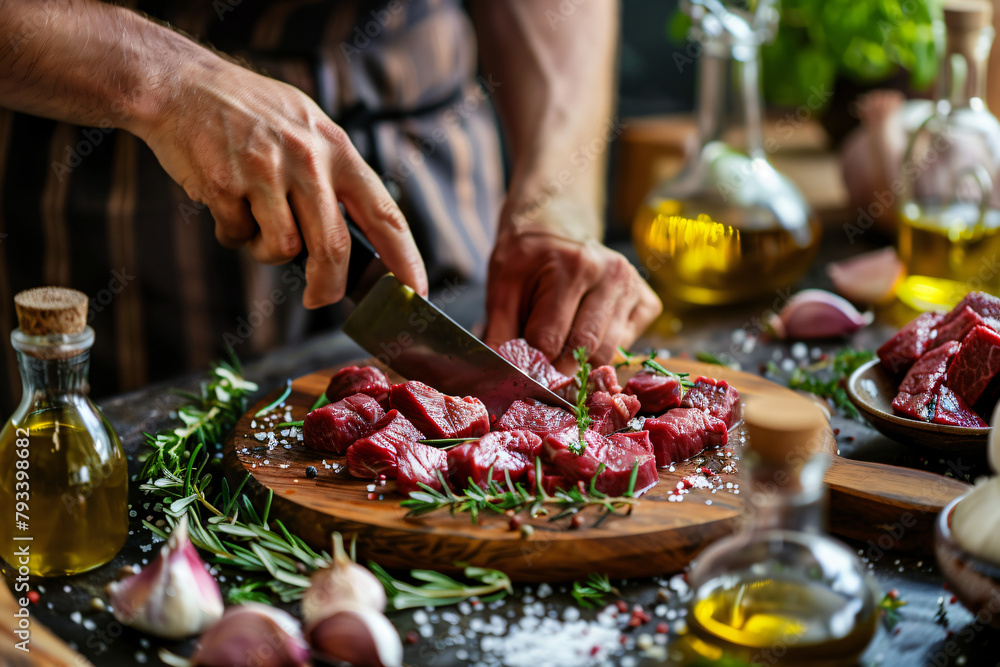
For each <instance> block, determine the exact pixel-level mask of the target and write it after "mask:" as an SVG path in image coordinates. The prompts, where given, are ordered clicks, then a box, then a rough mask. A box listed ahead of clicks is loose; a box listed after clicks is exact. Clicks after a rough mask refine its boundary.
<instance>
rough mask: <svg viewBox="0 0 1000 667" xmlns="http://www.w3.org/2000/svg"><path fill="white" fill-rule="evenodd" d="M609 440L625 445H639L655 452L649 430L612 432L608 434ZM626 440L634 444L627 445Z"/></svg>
mask: <svg viewBox="0 0 1000 667" xmlns="http://www.w3.org/2000/svg"><path fill="white" fill-rule="evenodd" d="M607 438H608V440H610V441H611V442H614V443H618V444H620V445H622V446H623V447H625V446H629V447H631V446H633V445H634V446H637V447H640V448H642V449H644V450H646V451H647V452H649V453H650V454H652V453H653V443H652V442H650V441H649V431H629V432H626V433H612V434H611V435H609V436H607ZM626 442H631V443H632V445H626V444H625V443H626Z"/></svg>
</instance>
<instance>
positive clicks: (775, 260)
mask: <svg viewBox="0 0 1000 667" xmlns="http://www.w3.org/2000/svg"><path fill="white" fill-rule="evenodd" d="M733 4H734V6H733V7H728V6H727V4H725V3H721V2H707V1H706V0H690V2H687V3H684V5H685V7H686V8H687V11H688V13H689V14H690V16H691V33H690V37H691V38H692V39H694V40H696V41H698V42H699V43H700V44H701V46H702V47H703V48H702V50H701V55H700V56H699V59H698V112H697V120H698V139H699V147H698V149H697V150H696V151H695V152H694V153H693V155H692V156H691V158H690V159H689V160H688V161H687V163H686V164H685V165H684V168H683V169H682V170H681V173H680V174H679V175H678V176H676V177H674V178H672V179H669V180H667V181H664V182H662V183H659V184H658V185H656V186H655V187H654V188H653V189H652V191H651V192H650V193H649V194H648V195H647V197H646V200H645V203H644V204H643V206H642V207H641V208H640V210H639V212H638V214H637V215H636V218H635V220H634V223H633V227H632V239H633V243H634V244H635V247H636V252H637V253H638V255H639V260H640V262H641V263H642V266H643V267H644V268H645V270H646V272H647V274H648V275H649V277H650V280H651V282H652V283H653V286H654V287H655V288H656V289H657V292H658V293H659V294H660V297H661V298H662V299H663V301H664V302H665V303H666V304H667V305H676V306H683V305H686V304H691V305H720V304H730V303H737V302H742V301H748V300H752V299H754V298H759V297H763V296H769V295H771V296H773V295H774V294H775V293H776V292H778V291H779V290H791V289H792V288H793V287H794V285H795V283H796V282H797V281H798V280H799V278H801V277H802V275H803V274H804V273H805V272H806V270H807V269H808V268H809V267H810V265H811V264H812V262H813V260H814V259H815V257H816V253H817V251H818V250H819V242H820V231H821V226H820V224H819V221H818V219H817V218H816V216H815V215H813V213H812V211H811V210H810V208H809V206H808V204H807V203H806V201H805V199H804V198H803V196H802V194H801V193H800V192H799V190H798V189H797V188H796V187H795V185H794V184H793V183H792V182H791V181H789V180H788V179H787V178H785V177H784V176H783V175H781V174H780V173H778V171H776V170H775V169H774V167H772V166H771V164H770V163H769V162H768V160H767V150H765V146H764V140H763V133H762V130H761V103H760V72H759V50H760V46H761V45H762V44H763V43H764V42H765V41H767V40H768V39H770V37H771V36H772V35H773V34H774V29H775V27H776V20H777V10H776V8H775V6H774V2H758V3H756V4H755V5H753V6H754V11H753V12H750V11H748V10H746V9H743V8H740V7H737V6H735V3H733ZM730 110H734V113H729V112H730ZM734 134H739V135H742V136H743V137H744V141H745V146H744V147H742V149H740V150H737V149H736V148H734V147H732V146H730V145H729V144H727V143H726V142H725V141H724V140H723V137H724V136H732V135H734Z"/></svg>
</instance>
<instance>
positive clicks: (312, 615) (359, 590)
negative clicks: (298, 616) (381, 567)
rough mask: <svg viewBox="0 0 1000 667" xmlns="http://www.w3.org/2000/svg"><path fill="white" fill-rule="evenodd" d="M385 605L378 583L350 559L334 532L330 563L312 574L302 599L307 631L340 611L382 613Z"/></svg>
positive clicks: (342, 543) (338, 535)
mask: <svg viewBox="0 0 1000 667" xmlns="http://www.w3.org/2000/svg"><path fill="white" fill-rule="evenodd" d="M385 605H386V597H385V588H383V587H382V584H381V582H379V580H378V578H377V577H376V576H375V575H374V574H372V573H371V572H370V571H369V570H368V569H367V568H365V567H363V566H361V565H358V564H357V563H355V562H354V561H353V560H351V558H350V556H348V555H347V552H345V551H344V542H343V538H341V536H340V533H334V534H333V563H332V564H331V565H330V567H326V568H322V569H320V570H317V571H316V572H314V573H313V575H312V578H311V585H310V586H309V589H308V590H307V591H306V593H305V596H303V598H302V618H303V620H304V622H305V627H306V630H307V631H308V630H309V628H311V627H312V626H313V625H314V624H315V623H317V622H318V621H321V620H323V619H325V618H327V617H329V616H331V615H333V614H334V613H335V612H337V611H340V610H341V609H354V608H356V607H364V608H367V609H374V610H375V611H378V612H381V611H383V610H384V609H385Z"/></svg>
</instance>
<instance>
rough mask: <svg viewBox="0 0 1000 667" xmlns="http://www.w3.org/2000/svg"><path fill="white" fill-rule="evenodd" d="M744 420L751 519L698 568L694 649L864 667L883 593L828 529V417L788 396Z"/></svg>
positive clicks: (760, 402)
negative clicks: (823, 450) (825, 476)
mask: <svg viewBox="0 0 1000 667" xmlns="http://www.w3.org/2000/svg"><path fill="white" fill-rule="evenodd" d="M744 418H745V422H746V425H747V435H748V443H747V445H746V449H745V450H744V455H743V465H744V471H749V477H750V479H749V482H750V483H751V486H752V492H751V495H750V497H749V500H748V503H747V505H746V508H747V510H748V514H750V518H749V521H748V523H747V525H746V527H745V528H744V529H743V530H742V532H740V533H738V534H737V535H735V536H733V537H730V538H727V539H724V540H721V541H719V542H717V543H715V544H713V545H712V546H711V547H709V548H708V549H706V550H705V552H704V553H703V554H702V555H701V556H700V557H699V558H698V559H697V561H696V562H695V564H694V566H693V568H692V571H691V573H690V575H689V577H688V580H689V582H690V583H691V587H692V591H693V598H692V601H691V604H690V608H689V611H688V615H687V622H688V629H689V635H690V638H689V640H688V644H689V646H690V647H691V650H693V651H694V652H695V653H696V654H697V655H699V656H700V657H703V658H714V659H718V658H719V657H721V656H722V655H728V656H730V657H733V658H735V659H737V660H742V661H745V662H748V663H750V664H779V665H846V664H855V663H856V661H857V659H858V658H859V656H860V655H861V654H862V652H863V651H864V649H865V647H867V646H868V643H869V642H870V641H871V639H872V637H873V636H874V634H875V631H876V626H877V622H878V616H879V614H878V607H877V604H876V600H877V593H876V589H875V587H874V582H873V580H872V579H871V578H870V577H868V576H867V575H866V573H865V572H864V570H863V569H862V568H861V565H860V563H859V562H858V559H857V557H856V556H855V555H854V553H853V552H852V551H851V550H850V549H848V548H847V547H846V546H844V545H843V544H841V543H840V542H838V541H836V540H833V539H832V538H830V537H829V536H827V535H825V534H824V532H823V523H824V520H825V500H826V489H825V487H824V485H823V473H824V472H825V470H826V467H827V465H828V463H829V461H828V455H826V454H823V453H820V452H821V444H822V443H823V441H824V440H823V439H824V430H825V428H826V427H825V422H826V420H825V418H824V417H823V414H822V413H821V411H820V410H819V409H818V408H817V407H816V406H813V405H808V404H803V401H801V400H800V399H798V400H796V399H780V398H779V399H774V398H758V399H756V400H754V401H751V402H750V403H749V404H748V405H747V408H746V413H745V416H744Z"/></svg>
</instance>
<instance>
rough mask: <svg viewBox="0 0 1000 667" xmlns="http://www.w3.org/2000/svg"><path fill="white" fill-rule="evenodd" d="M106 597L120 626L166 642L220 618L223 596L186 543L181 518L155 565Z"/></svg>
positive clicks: (113, 587)
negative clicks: (157, 637)
mask: <svg viewBox="0 0 1000 667" xmlns="http://www.w3.org/2000/svg"><path fill="white" fill-rule="evenodd" d="M108 592H109V594H110V597H111V604H112V606H113V608H114V615H115V618H117V619H118V620H119V621H120V622H121V623H124V624H125V625H131V626H132V627H134V628H136V629H137V630H141V631H143V632H148V633H150V634H153V635H157V636H159V637H164V638H167V639H182V638H184V637H188V636H190V635H194V634H197V633H199V632H201V631H202V630H204V629H205V628H206V627H208V626H209V625H211V624H212V623H213V622H215V621H216V620H217V619H218V618H219V617H220V616H222V610H223V604H222V593H221V592H220V591H219V585H218V584H217V583H215V579H214V578H213V577H212V575H210V574H209V573H208V572H206V571H205V563H204V562H203V561H202V560H201V558H200V557H199V556H198V552H197V551H195V548H194V545H192V544H191V541H190V540H189V539H188V533H187V517H186V516H185V517H182V518H181V521H180V523H178V524H177V526H175V527H174V530H173V532H172V533H171V534H170V538H169V539H168V540H167V543H166V544H164V545H163V548H162V549H160V553H159V555H158V556H157V557H156V560H154V561H153V562H152V563H151V564H150V565H148V566H147V567H145V568H144V569H143V570H142V571H140V572H139V573H138V574H135V575H133V576H131V577H128V578H127V579H124V580H122V581H116V582H112V583H111V584H109V585H108Z"/></svg>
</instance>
